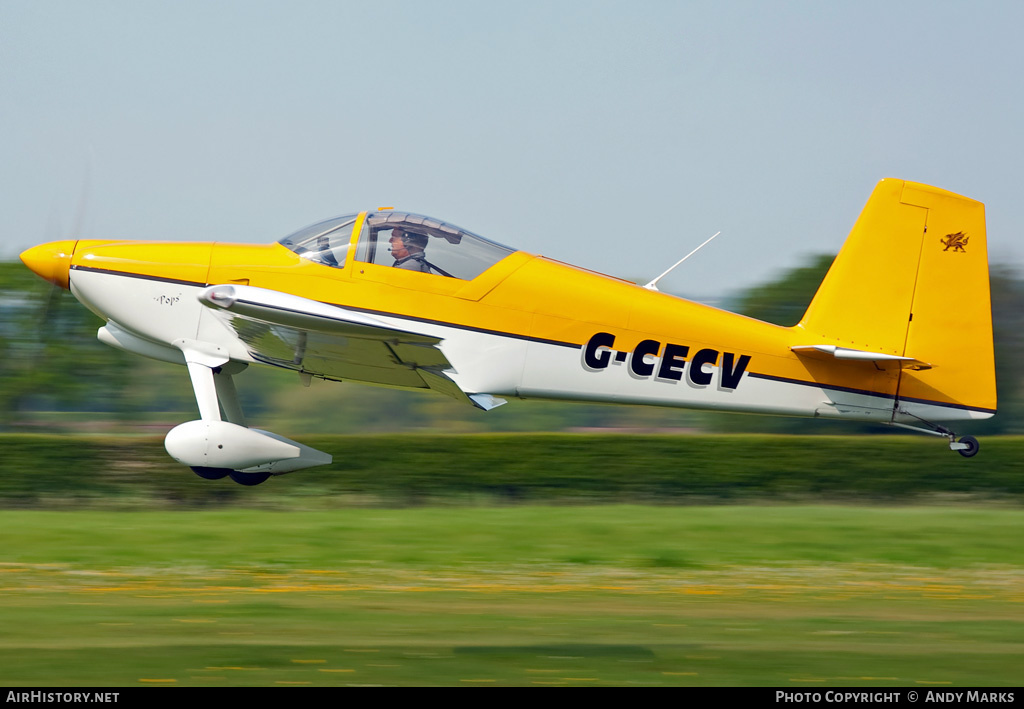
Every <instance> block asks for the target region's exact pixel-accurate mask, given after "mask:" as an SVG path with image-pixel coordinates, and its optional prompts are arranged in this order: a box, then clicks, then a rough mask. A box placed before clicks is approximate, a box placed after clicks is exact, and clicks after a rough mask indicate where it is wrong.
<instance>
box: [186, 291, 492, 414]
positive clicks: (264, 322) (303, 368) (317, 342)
mask: <svg viewBox="0 0 1024 709" xmlns="http://www.w3.org/2000/svg"><path fill="white" fill-rule="evenodd" d="M199 300H200V301H201V302H202V303H203V304H204V305H206V306H207V307H209V308H210V309H212V310H213V311H214V312H215V313H217V315H218V317H220V318H221V319H222V320H223V321H224V322H225V323H226V324H227V325H228V327H230V328H231V329H232V330H234V332H235V334H236V335H237V336H238V338H239V339H240V340H241V341H242V342H243V343H244V344H245V346H246V348H247V349H248V351H249V354H250V355H251V356H252V357H253V358H254V359H256V360H258V361H261V362H265V363H267V364H273V365H277V366H279V367H286V368H288V369H294V370H296V371H298V372H302V373H304V374H308V375H312V376H318V377H324V378H325V379H335V380H344V379H348V380H353V381H360V382H366V383H369V384H380V385H384V386H391V387H401V388H406V389H434V390H436V391H439V392H441V393H443V394H446V395H448V396H451V397H453V398H455V399H459V400H461V401H467V402H469V403H471V404H473V405H474V406H478V407H480V408H485V409H486V408H493V406H489V405H488V404H489V403H491V399H494V397H487V396H486V395H480V394H473V395H468V394H467V393H466V392H463V391H462V389H460V388H459V386H458V385H457V384H456V383H455V382H454V381H453V380H452V379H451V378H450V377H449V376H448V375H447V374H446V373H445V372H446V370H451V369H452V365H451V363H450V362H449V361H448V359H447V358H446V357H445V355H444V353H443V352H442V351H441V349H440V347H439V346H438V345H440V343H441V338H439V337H435V336H433V335H428V334H425V333H421V332H415V331H412V330H403V329H398V328H395V327H393V326H392V325H390V324H388V323H385V322H384V321H382V320H380V319H378V318H375V317H373V316H370V315H366V314H364V313H360V312H357V311H354V310H348V309H346V308H342V307H339V306H336V305H328V304H326V303H320V302H317V301H315V300H309V299H308V298H301V297H299V296H295V295H289V294H287V293H281V292H279V291H273V290H268V289H265V288H257V287H254V286H242V285H218V286H211V287H209V288H207V289H206V290H204V291H203V292H202V293H200V294H199ZM498 401H500V400H498ZM500 403H504V402H503V401H501V402H500ZM494 405H498V404H497V403H495V404H494Z"/></svg>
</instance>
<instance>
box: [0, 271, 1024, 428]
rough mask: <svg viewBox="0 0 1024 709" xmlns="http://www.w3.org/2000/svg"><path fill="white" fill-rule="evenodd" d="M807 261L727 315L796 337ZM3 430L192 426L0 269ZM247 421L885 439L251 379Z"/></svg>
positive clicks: (1006, 366) (288, 376)
mask: <svg viewBox="0 0 1024 709" xmlns="http://www.w3.org/2000/svg"><path fill="white" fill-rule="evenodd" d="M832 258H833V257H831V256H815V257H811V258H808V259H807V260H806V261H805V262H804V263H803V264H802V265H800V266H798V267H796V268H793V269H791V270H789V271H787V272H785V273H782V274H781V275H780V276H779V277H777V278H775V279H774V280H772V281H770V282H768V283H764V284H761V285H757V286H754V287H752V288H749V289H747V290H745V291H743V292H741V293H739V294H738V295H736V296H735V297H733V298H731V299H729V302H728V303H727V305H726V307H727V308H728V309H729V310H734V311H736V312H740V313H743V314H744V315H749V316H751V317H754V318H757V319H759V320H766V321H768V322H773V323H776V324H779V325H785V326H790V325H794V324H796V322H797V321H799V319H800V317H801V316H802V315H803V313H804V310H805V309H806V307H807V305H808V303H810V300H811V297H812V296H813V295H814V292H815V291H816V290H817V288H818V285H819V284H820V283H821V280H822V278H823V277H824V274H825V272H826V271H827V270H828V267H829V265H830V264H831V262H832ZM991 280H992V311H993V321H994V327H995V343H996V369H997V381H998V385H999V414H998V415H997V416H995V417H994V418H993V419H991V420H989V421H986V422H983V423H979V424H972V426H971V433H978V434H981V433H986V434H994V433H1024V416H1022V414H1024V401H1022V396H1021V394H1022V380H1024V281H1022V280H1021V277H1020V275H1019V274H1018V273H1017V272H1016V271H1014V270H1013V269H1012V268H1010V267H1008V266H1006V265H1003V264H995V265H993V266H992V273H991ZM0 303H2V305H3V308H2V309H0V348H2V355H3V356H2V359H0V367H2V373H0V428H3V429H5V430H23V431H24V430H41V431H53V430H73V431H109V430H119V431H132V432H141V431H152V432H160V431H162V430H166V429H167V428H169V427H170V426H173V425H176V424H177V423H180V422H182V421H186V420H189V419H191V418H195V417H197V415H198V412H197V410H196V404H195V399H194V398H193V395H192V389H191V386H190V384H189V380H188V374H187V372H186V371H185V369H184V368H183V367H177V366H175V365H171V364H167V363H164V362H157V361H153V360H148V359H146V358H143V357H136V356H132V355H128V354H126V353H123V352H120V351H118V350H114V349H112V348H110V347H107V346H106V345H104V344H102V343H100V342H99V341H98V340H97V339H96V330H97V328H99V327H100V326H101V325H102V324H103V323H102V321H101V320H100V319H99V318H97V317H96V316H95V315H93V314H92V313H90V312H89V311H87V310H86V309H85V308H84V307H82V306H81V305H80V304H79V303H78V302H77V301H75V299H74V298H73V297H72V296H71V295H70V294H69V293H67V292H66V291H61V290H60V289H57V288H54V287H51V286H50V284H48V283H46V282H44V281H42V280H41V279H39V278H38V277H37V276H35V275H34V274H32V273H31V272H30V271H28V269H26V268H25V267H24V266H22V264H21V263H20V262H15V263H0ZM236 382H237V385H238V388H239V392H240V395H241V398H242V404H243V407H244V408H245V410H246V414H247V416H248V417H249V419H250V422H251V423H252V424H254V425H258V426H260V427H264V428H270V429H272V430H273V429H276V430H282V431H287V432H288V433H289V435H298V434H302V433H310V434H312V433H317V434H319V433H382V432H390V431H425V432H446V433H473V432H476V433H483V432H501V431H524V432H525V431H574V430H575V431H582V430H595V429H602V430H609V429H610V430H616V429H618V430H628V431H646V432H659V431H665V432H673V431H686V430H692V431H696V430H700V431H723V432H732V431H741V432H766V433H813V432H819V433H835V434H842V433H853V432H855V431H864V430H880V431H884V432H889V433H892V432H894V431H893V429H890V428H886V427H874V428H869V427H864V426H860V427H858V426H856V425H853V424H850V423H848V422H834V421H818V420H812V419H790V418H781V417H763V416H746V415H739V414H716V413H707V412H698V411H687V410H682V409H668V408H657V407H633V406H600V405H590V404H568V403H558V402H540V401H525V402H518V401H514V402H510V403H509V404H508V405H506V406H502V407H500V408H498V409H495V410H493V411H490V412H487V413H484V412H482V411H478V410H476V409H474V408H472V407H469V406H467V405H465V404H461V403H459V402H456V401H454V400H451V399H448V398H447V397H443V396H439V395H437V394H432V393H429V392H425V393H421V392H407V391H398V390H391V389H382V388H377V387H368V386H363V385H359V384H350V383H336V382H324V381H320V380H314V381H313V383H312V385H311V386H310V387H309V388H304V387H302V386H301V385H300V380H299V377H298V375H297V374H295V373H293V372H287V371H284V370H277V369H273V368H267V367H250V368H249V369H248V370H247V371H245V372H243V373H242V374H241V375H239V376H238V377H236Z"/></svg>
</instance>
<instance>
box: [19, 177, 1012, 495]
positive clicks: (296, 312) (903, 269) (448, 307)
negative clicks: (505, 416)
mask: <svg viewBox="0 0 1024 709" xmlns="http://www.w3.org/2000/svg"><path fill="white" fill-rule="evenodd" d="M21 258H22V260H23V261H24V262H25V264H26V265H27V266H28V267H29V268H31V269H32V270H33V271H35V272H36V273H37V274H39V275H40V276H42V277H43V278H45V279H47V280H49V281H51V282H53V283H54V284H57V285H59V286H61V287H63V288H67V289H69V290H70V291H71V292H72V293H73V294H74V296H75V297H76V298H77V299H78V300H79V301H81V302H82V303H83V304H84V305H85V306H86V307H87V308H89V309H90V310H92V311H93V312H94V313H96V314H97V315H99V316H100V317H101V318H102V319H103V320H105V321H106V324H105V325H104V326H103V327H101V328H100V330H99V339H100V340H102V341H103V342H105V343H107V344H109V345H112V346H114V347H118V348H120V349H123V350H127V351H128V352H134V353H136V354H140V355H144V356H147V357H152V358H155V359H159V360H164V361H168V362H174V363H177V364H183V365H185V366H186V367H187V369H188V373H189V376H190V378H191V381H192V387H193V389H194V390H195V396H196V401H197V403H198V408H199V415H200V418H199V419H198V420H195V421H189V422H187V423H183V424H181V425H179V426H177V427H176V428H174V429H172V430H171V431H170V432H169V433H168V434H167V437H166V440H165V446H166V448H167V451H168V453H170V455H171V456H172V457H173V458H175V459H176V460H178V461H179V462H181V463H182V464H184V465H187V466H190V467H191V468H192V470H194V471H195V472H196V473H197V474H199V475H200V476H202V477H204V478H211V479H216V478H222V477H225V476H230V477H231V478H232V479H233V480H235V481H236V482H239V483H242V484H249V485H252V484H258V483H260V482H263V481H264V480H266V479H267V478H268V477H269V476H270V475H279V474H282V473H288V472H292V471H295V470H300V469H302V468H308V467H311V466H315V465H323V464H326V463H330V462H331V457H330V456H329V455H327V454H325V453H323V452H321V451H318V450H315V449H313V448H311V447H308V446H305V445H302V444H300V443H297V442H295V441H292V440H289V439H288V438H285V437H284V436H281V435H278V434H276V433H271V432H269V431H262V430H259V429H255V428H249V427H248V426H247V425H246V421H245V417H244V415H243V412H242V409H241V407H240V405H239V401H238V396H237V394H236V390H235V385H234V376H235V375H236V374H238V373H240V372H241V371H242V370H244V369H245V368H246V367H247V366H248V365H250V364H263V365H271V366H275V367H283V368H286V369H291V370H294V371H295V372H297V373H298V374H299V376H300V377H301V378H302V380H303V382H304V383H306V384H308V383H309V381H310V379H311V378H312V377H318V378H322V379H328V380H336V381H341V380H350V381H356V382H364V383H367V384H376V385H382V386H389V387H399V388H407V389H433V390H435V391H437V392H439V393H441V394H444V395H447V396H450V397H453V398H455V399H458V400H460V401H464V402H466V403H467V404H470V405H473V406H476V407H478V408H480V409H483V410H489V409H492V408H494V407H496V406H499V405H501V404H504V403H506V399H510V398H516V399H532V398H537V399H559V400H566V401H581V402H608V403H617V404H649V405H656V406H678V407H689V408H698V409H711V410H719V411H739V412H749V413H759V414H778V415H785V416H807V417H821V418H832V419H849V420H853V421H868V422H876V423H884V424H890V425H893V426H901V427H905V428H911V429H914V430H918V431H922V432H925V433H932V434H934V435H938V436H943V437H946V438H948V440H949V447H950V449H952V450H956V451H959V452H960V454H961V455H964V456H967V457H970V456H973V455H974V454H975V453H976V452H977V451H978V442H977V440H976V439H974V438H973V437H971V436H964V437H962V438H959V439H957V436H956V434H954V433H953V432H952V431H951V430H950V429H948V428H946V426H947V424H949V422H952V421H960V420H967V421H970V420H978V419H986V418H989V417H990V416H992V415H993V414H994V413H995V409H996V386H995V373H994V363H993V353H992V318H991V306H990V296H989V275H988V255H987V249H986V241H985V213H984V206H983V205H982V204H981V203H980V202H976V201H974V200H971V199H967V198H965V197H961V196H959V195H956V194H953V193H951V192H947V191H945V190H941V189H936V188H934V187H929V186H926V185H922V184H916V183H913V182H905V181H903V180H893V179H886V180H882V181H881V182H880V183H879V184H878V185H877V187H876V188H875V190H874V192H873V193H872V195H871V197H870V199H869V200H868V203H867V205H866V206H865V207H864V210H863V212H862V213H861V215H860V217H859V219H858V220H857V222H856V224H855V226H854V227H853V231H852V232H851V234H850V236H849V238H848V239H847V241H846V243H845V245H844V246H843V248H842V250H841V252H840V253H839V255H838V256H837V257H836V259H835V261H834V263H833V264H832V267H831V269H830V270H829V271H828V274H827V275H826V277H825V279H824V281H823V282H822V284H821V286H820V288H819V290H818V292H817V294H816V295H815V296H814V299H813V301H812V302H811V304H810V307H808V309H807V312H806V314H805V315H804V317H803V319H802V320H801V321H800V322H799V324H797V325H796V326H794V327H780V326H777V325H772V324H769V323H764V322H760V321H757V320H753V319H751V318H748V317H744V316H742V315H736V314H733V313H729V312H725V311H722V310H718V309H716V308H712V307H709V306H706V305H702V304H699V303H694V302H690V301H687V300H684V299H681V298H678V297H675V296H671V295H667V294H664V293H660V292H658V291H657V289H656V287H647V288H644V287H641V286H638V285H635V284H634V283H632V282H629V281H625V280H621V279H618V278H613V277H611V276H606V275H602V274H599V273H595V272H592V271H589V270H586V269H583V268H578V267H575V266H571V265H569V264H565V263H560V262H558V261H555V260H552V259H549V258H544V257H542V256H533V255H531V254H528V253H525V252H522V251H516V250H514V249H510V248H507V247H505V246H501V245H500V244H497V243H494V242H492V241H489V240H487V239H484V238H482V237H480V236H477V235H476V234H473V233H472V232H469V231H466V230H464V229H461V228H459V227H456V226H454V225H452V224H449V223H446V222H442V221H439V220H436V219H432V218H430V217H425V216H421V215H418V214H411V213H406V212H400V211H396V210H394V209H390V208H385V209H380V210H376V211H365V212H359V213H356V214H348V215H345V216H340V217H336V218H334V219H328V220H326V221H322V222H319V223H316V224H313V225H311V226H308V227H306V228H304V229H301V230H299V231H297V232H295V233H294V234H291V235H290V236H286V237H285V238H283V239H281V240H280V241H279V242H277V243H274V244H260V245H251V244H235V243H189V242H146V241H95V240H77V241H75V240H68V241H57V242H52V243H48V244H43V245H40V246H36V247H34V248H31V249H29V250H27V251H25V252H24V253H23V254H21ZM648 285H649V286H651V285H652V284H648Z"/></svg>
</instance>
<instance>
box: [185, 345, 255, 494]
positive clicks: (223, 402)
mask: <svg viewBox="0 0 1024 709" xmlns="http://www.w3.org/2000/svg"><path fill="white" fill-rule="evenodd" d="M187 364H188V373H189V376H190V377H191V378H192V388H193V389H194V390H195V393H196V403H197V404H198V405H199V415H200V416H201V417H202V418H203V419H205V420H208V421H220V420H222V419H227V420H228V422H230V423H234V424H238V425H239V426H245V425H246V424H245V414H243V413H242V406H241V404H240V403H239V401H238V391H237V390H236V389H235V382H234V380H233V379H232V378H231V377H232V375H234V374H237V373H239V372H241V371H242V370H243V369H245V368H246V365H245V364H240V363H238V362H227V363H225V364H224V365H221V366H213V367H211V366H209V363H203V362H198V361H193V360H189V361H188V362H187ZM222 414H223V416H222ZM191 468H192V472H193V473H195V474H196V475H198V476H199V477H201V478H204V479H206V480H219V479H221V478H225V477H230V478H231V479H232V480H234V481H235V482H236V483H238V484H239V485H246V486H251V485H259V484H260V483H262V482H265V481H266V480H267V479H268V478H269V477H270V473H242V472H239V471H237V470H232V469H230V468H208V467H200V466H195V465H193V466H191Z"/></svg>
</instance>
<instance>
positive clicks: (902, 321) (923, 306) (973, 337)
mask: <svg viewBox="0 0 1024 709" xmlns="http://www.w3.org/2000/svg"><path fill="white" fill-rule="evenodd" d="M796 329H797V330H802V331H803V334H802V336H803V337H807V336H808V335H813V336H816V337H817V338H820V339H821V341H822V342H825V343H831V344H836V345H839V346H842V347H848V348H852V349H860V350H866V351H871V352H880V353H884V354H890V355H897V356H901V357H912V358H915V359H916V360H919V361H924V362H927V363H928V364H930V365H931V368H930V369H919V370H914V369H904V370H903V371H902V372H901V373H900V378H899V388H898V396H899V399H900V402H901V408H904V406H910V407H913V405H914V404H915V403H929V404H938V405H940V406H941V407H943V410H944V411H945V414H948V416H946V415H945V414H944V415H943V416H942V418H982V417H987V416H990V415H992V413H994V412H995V408H996V388H995V367H994V358H993V351H992V350H993V348H992V314H991V298H990V294H989V276H988V249H987V244H986V236H985V208H984V205H983V204H981V203H980V202H976V201H974V200H972V199H968V198H966V197H962V196H960V195H957V194H954V193H952V192H947V191H945V190H941V189H937V188H935V187H929V186H927V185H922V184H918V183H913V182H905V181H903V180H892V179H886V180H882V181H881V182H879V184H878V185H877V187H876V188H875V190H874V192H873V193H872V195H871V197H870V199H869V200H868V202H867V204H866V205H865V207H864V210H863V211H862V212H861V215H860V217H859V218H858V220H857V223H856V224H855V225H854V227H853V230H852V231H851V232H850V236H849V237H848V238H847V240H846V243H845V244H844V245H843V248H842V250H841V251H840V252H839V255H838V256H837V257H836V260H835V261H834V262H833V264H832V267H831V268H830V269H829V272H828V274H826V276H825V279H824V281H822V284H821V287H820V288H819V289H818V292H817V293H816V294H815V296H814V299H813V300H812V301H811V305H810V306H809V307H808V309H807V312H806V313H805V315H804V317H803V320H801V322H800V324H799V325H797V326H796ZM965 409H966V410H969V411H964V410H965ZM933 413H934V412H933Z"/></svg>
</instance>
